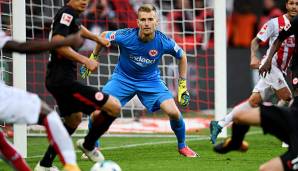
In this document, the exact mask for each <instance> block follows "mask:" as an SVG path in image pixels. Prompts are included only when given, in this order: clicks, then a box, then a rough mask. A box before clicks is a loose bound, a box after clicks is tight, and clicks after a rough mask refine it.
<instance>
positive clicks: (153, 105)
mask: <svg viewBox="0 0 298 171" xmlns="http://www.w3.org/2000/svg"><path fill="white" fill-rule="evenodd" d="M137 96H138V98H139V99H140V101H141V102H142V104H143V105H144V106H145V107H146V108H147V110H149V111H150V112H154V111H157V110H159V109H160V108H161V104H162V103H163V102H164V101H166V100H169V99H173V96H172V94H171V93H170V92H169V91H164V90H162V91H159V90H158V89H157V90H156V92H151V91H150V92H147V91H146V89H143V91H141V92H140V91H139V92H137ZM173 101H174V100H173ZM173 110H174V111H172V112H176V110H175V108H174V109H173ZM167 112H168V110H167Z"/></svg>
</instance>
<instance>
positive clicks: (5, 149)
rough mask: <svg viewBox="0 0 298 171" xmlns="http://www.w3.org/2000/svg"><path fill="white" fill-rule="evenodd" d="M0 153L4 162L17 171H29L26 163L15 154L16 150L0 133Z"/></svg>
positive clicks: (0, 132)
mask: <svg viewBox="0 0 298 171" xmlns="http://www.w3.org/2000/svg"><path fill="white" fill-rule="evenodd" d="M0 152H1V156H2V157H3V159H4V160H5V161H7V162H8V163H9V164H10V165H12V166H13V167H14V169H15V170H18V171H31V169H30V168H29V166H28V165H27V163H26V161H25V160H24V159H23V158H22V156H21V155H20V154H19V153H18V152H17V150H16V149H15V148H14V147H13V146H12V144H11V143H10V142H8V141H7V140H6V138H5V135H4V133H3V132H2V131H0Z"/></svg>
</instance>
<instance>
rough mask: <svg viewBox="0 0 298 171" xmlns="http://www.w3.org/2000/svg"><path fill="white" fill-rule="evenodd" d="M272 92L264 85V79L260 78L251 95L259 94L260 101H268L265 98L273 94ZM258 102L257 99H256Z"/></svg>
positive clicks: (268, 86) (267, 85)
mask: <svg viewBox="0 0 298 171" xmlns="http://www.w3.org/2000/svg"><path fill="white" fill-rule="evenodd" d="M270 91H272V90H271V88H270V85H269V84H267V83H266V81H265V79H264V78H263V77H261V78H260V80H259V81H258V82H257V83H256V85H255V87H254V89H253V91H252V94H253V93H259V95H260V97H261V101H265V100H266V99H268V98H267V97H268V96H269V95H270V94H271V93H273V91H272V92H270ZM258 101H259V98H258Z"/></svg>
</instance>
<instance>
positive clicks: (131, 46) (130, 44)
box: [106, 28, 184, 81]
mask: <svg viewBox="0 0 298 171" xmlns="http://www.w3.org/2000/svg"><path fill="white" fill-rule="evenodd" d="M138 33H139V29H138V28H128V29H120V30H116V31H108V32H107V34H106V39H107V40H109V41H111V43H116V44H118V45H119V49H120V56H119V61H118V64H117V66H116V68H115V70H114V73H117V74H120V75H121V76H123V77H124V78H129V79H131V80H132V81H152V80H159V79H160V71H159V69H158V64H159V62H160V60H161V58H162V56H163V55H164V54H170V55H172V56H174V57H175V58H178V59H180V58H181V57H182V55H183V53H184V51H183V50H182V49H181V48H180V47H179V46H178V45H177V44H176V42H175V41H174V40H172V39H170V38H168V37H167V36H166V35H164V34H163V33H162V32H160V31H155V37H154V39H153V40H151V41H149V42H142V41H141V40H140V39H139V36H138Z"/></svg>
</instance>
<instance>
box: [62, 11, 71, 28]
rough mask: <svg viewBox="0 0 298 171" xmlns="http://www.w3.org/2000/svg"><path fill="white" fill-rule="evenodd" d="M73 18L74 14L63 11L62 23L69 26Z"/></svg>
mask: <svg viewBox="0 0 298 171" xmlns="http://www.w3.org/2000/svg"><path fill="white" fill-rule="evenodd" d="M72 19H73V16H72V15H70V14H67V13H63V14H62V17H61V20H60V23H61V24H64V25H67V26H69V25H70V23H71V21H72Z"/></svg>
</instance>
